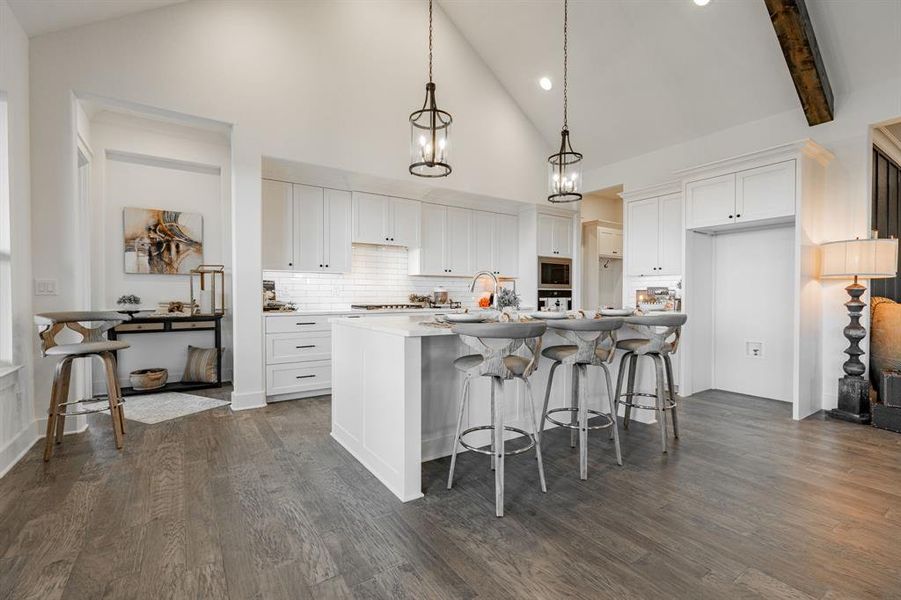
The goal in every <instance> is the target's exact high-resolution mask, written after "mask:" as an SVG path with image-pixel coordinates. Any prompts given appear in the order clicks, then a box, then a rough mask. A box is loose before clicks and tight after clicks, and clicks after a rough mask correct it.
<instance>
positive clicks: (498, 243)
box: [472, 210, 519, 277]
mask: <svg viewBox="0 0 901 600" xmlns="http://www.w3.org/2000/svg"><path fill="white" fill-rule="evenodd" d="M472 248H473V263H472V270H473V272H476V271H490V272H492V273H494V274H495V275H498V276H500V277H517V276H518V273H519V219H518V218H517V217H516V216H514V215H504V214H499V213H490V212H485V211H481V210H474V211H472Z"/></svg>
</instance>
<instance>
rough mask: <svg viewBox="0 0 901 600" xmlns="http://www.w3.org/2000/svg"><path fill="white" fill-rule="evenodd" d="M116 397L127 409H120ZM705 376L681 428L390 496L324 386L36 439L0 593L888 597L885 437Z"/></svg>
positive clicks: (4, 531) (432, 473) (894, 525)
mask: <svg viewBox="0 0 901 600" xmlns="http://www.w3.org/2000/svg"><path fill="white" fill-rule="evenodd" d="M126 412H127V407H126ZM790 412H791V411H790V407H789V406H787V405H785V404H780V403H776V402H771V401H766V400H761V399H757V398H750V397H745V396H738V395H735V394H726V393H722V392H706V393H704V394H700V395H697V396H695V397H692V398H689V399H687V400H685V401H684V403H683V404H682V413H681V415H680V416H681V419H680V425H681V427H682V439H681V440H679V441H678V442H676V443H675V444H674V447H673V449H672V450H671V453H670V454H669V456H662V455H661V454H660V453H659V439H658V437H657V430H656V428H655V427H652V426H644V425H641V424H635V425H633V426H632V428H631V429H630V430H629V431H628V432H626V433H625V434H624V435H623V454H624V457H623V458H624V461H625V465H624V466H623V467H617V466H616V464H615V461H614V457H613V452H612V448H611V447H610V446H609V445H608V442H607V440H606V439H605V438H606V436H605V435H603V434H602V435H595V436H594V437H593V438H592V442H591V450H590V456H589V459H590V461H591V464H590V475H589V477H590V478H589V480H588V481H585V482H582V481H579V480H578V454H577V451H576V450H572V449H570V447H569V444H568V436H567V435H566V434H565V432H562V431H550V432H549V433H548V435H547V438H546V448H545V465H546V469H547V479H548V493H547V494H542V493H540V491H539V488H538V480H537V473H536V468H535V461H534V458H532V456H531V455H522V456H519V457H515V458H512V459H510V460H509V461H508V463H507V486H506V488H507V496H506V499H507V502H506V516H505V517H504V518H502V519H498V518H496V517H495V516H494V492H493V477H492V475H491V473H490V471H489V470H488V467H487V462H488V459H487V457H485V456H481V455H479V456H475V455H473V454H472V453H469V454H463V455H461V457H460V458H459V462H458V467H457V474H458V475H457V479H456V485H455V487H454V489H453V490H452V491H447V490H445V489H444V482H445V478H446V476H447V467H448V460H446V459H445V460H439V461H435V462H432V463H429V464H426V465H424V485H425V487H426V497H425V498H423V499H421V500H417V501H415V502H411V503H408V504H402V503H400V502H399V501H397V500H396V499H395V498H394V497H393V496H392V495H391V494H390V493H389V492H388V491H387V490H385V489H384V488H383V487H382V486H381V485H380V484H379V483H378V482H377V481H376V480H375V479H374V478H373V477H371V476H370V475H369V474H368V473H367V472H366V471H365V470H364V469H363V468H362V467H361V466H360V465H358V464H357V463H356V462H355V461H354V460H353V459H351V458H350V456H349V455H348V454H347V453H345V452H344V451H343V450H342V449H341V448H340V447H339V446H338V445H337V444H336V443H335V442H334V441H332V440H331V438H330V437H329V435H328V432H329V420H330V415H329V400H328V398H321V399H315V400H309V401H297V402H285V403H281V404H275V405H271V406H269V407H267V408H265V409H262V410H258V411H249V412H245V413H237V414H233V413H231V412H230V411H229V409H228V408H222V409H216V410H211V411H207V412H204V413H200V414H197V415H193V416H190V417H186V418H182V419H178V420H174V421H169V422H165V423H161V424H158V425H149V426H146V425H141V424H139V423H135V422H129V423H128V425H129V430H128V435H127V436H126V448H125V450H124V451H123V452H122V453H119V452H117V451H116V450H115V448H114V446H113V443H112V439H111V435H112V432H111V429H110V425H109V418H108V417H107V416H106V415H98V416H95V419H94V421H93V422H92V426H91V427H90V429H89V430H88V431H87V432H85V433H82V434H78V435H74V436H67V438H66V440H65V443H64V444H63V446H62V447H58V449H57V452H56V455H55V457H54V459H53V460H52V461H51V462H50V463H49V464H46V465H45V464H44V463H43V462H42V461H41V452H40V447H39V446H40V444H38V445H36V446H35V448H32V449H31V451H30V452H29V453H28V455H27V456H26V457H25V459H24V460H23V461H22V462H21V463H20V464H19V465H17V466H16V467H15V468H14V469H13V470H12V471H11V472H10V473H9V474H8V475H7V476H6V477H4V478H3V479H2V480H0V598H4V599H6V598H15V599H19V598H40V599H42V600H48V599H54V598H72V599H76V598H92V599H97V598H129V599H133V598H153V599H157V598H178V599H182V598H233V599H238V598H242V599H243V598H275V599H279V598H286V599H287V598H291V599H293V598H307V597H315V598H343V597H355V598H402V597H410V598H475V597H479V598H562V597H577V598H689V599H703V598H717V599H719V598H728V599H732V598H786V599H788V598H791V599H793V600H795V599H807V598H821V599H829V600H837V599H840V598H899V597H901V435H896V434H892V433H889V432H886V431H880V430H876V429H872V428H869V427H861V426H855V425H851V424H848V423H844V422H837V421H828V420H824V419H823V418H818V417H814V418H810V419H807V420H805V421H802V422H800V423H796V422H793V421H792V420H791V418H790Z"/></svg>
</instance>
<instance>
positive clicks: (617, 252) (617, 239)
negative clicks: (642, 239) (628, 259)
mask: <svg viewBox="0 0 901 600" xmlns="http://www.w3.org/2000/svg"><path fill="white" fill-rule="evenodd" d="M613 256H616V257H618V258H622V256H623V234H622V232H621V231H616V232H614V233H613Z"/></svg>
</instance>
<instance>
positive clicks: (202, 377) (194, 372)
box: [181, 346, 217, 383]
mask: <svg viewBox="0 0 901 600" xmlns="http://www.w3.org/2000/svg"><path fill="white" fill-rule="evenodd" d="M181 380H182V381H185V382H192V383H195V382H196V383H216V381H217V378H216V349H215V348H195V347H194V346H188V362H187V364H185V372H184V374H182V376H181Z"/></svg>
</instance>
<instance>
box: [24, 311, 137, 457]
mask: <svg viewBox="0 0 901 600" xmlns="http://www.w3.org/2000/svg"><path fill="white" fill-rule="evenodd" d="M129 318H130V317H128V316H127V315H124V314H122V313H117V312H112V311H82V312H79V311H73V312H52V313H42V314H39V315H35V317H34V321H35V324H36V325H37V326H38V336H39V337H40V339H41V356H45V357H46V356H54V357H62V358H61V359H60V360H59V362H57V363H56V372H55V374H54V376H53V386H52V388H51V391H50V409H49V410H48V411H47V437H46V439H45V441H44V461H48V460H50V457H51V456H52V455H53V442H54V437H55V439H56V443H57V444H59V443H61V442H62V441H63V431H64V430H65V426H66V417H67V416H75V415H86V414H91V413H96V412H102V411H107V410H108V411H110V416H111V417H112V419H113V434H114V436H115V439H116V448H119V449H121V448H122V436H123V435H125V413H124V412H123V410H122V402H123V400H122V390H121V389H120V387H119V380H118V378H117V376H116V358H115V356H114V355H113V352H115V351H116V350H124V349H125V348H128V346H129V345H128V344H127V343H126V342H120V341H112V340H108V339H106V338H104V337H103V334H104V333H105V332H106V331H108V330H109V329H112V328H113V327H115V326H116V325H118V324H120V323H122V322H124V321H128V320H129ZM92 325H94V326H93V327H92ZM67 329H68V330H70V331H73V332H75V333H76V334H78V335H80V336H81V340H80V341H79V342H76V343H66V342H63V343H58V342H57V340H56V337H57V336H58V335H59V334H60V333H62V332H63V331H65V330H67ZM92 357H96V358H99V359H100V362H101V363H103V366H104V370H105V373H106V388H107V395H106V397H103V396H98V397H95V398H85V399H82V400H73V401H72V402H69V401H68V398H69V381H70V379H71V375H72V363H73V362H74V361H75V359H77V358H88V359H90V358H92ZM103 400H106V401H107V402H108V403H109V406H108V407H103V408H93V409H89V408H83V407H79V406H78V405H79V404H82V403H84V402H98V401H103ZM69 407H72V408H71V409H70V408H69Z"/></svg>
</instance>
